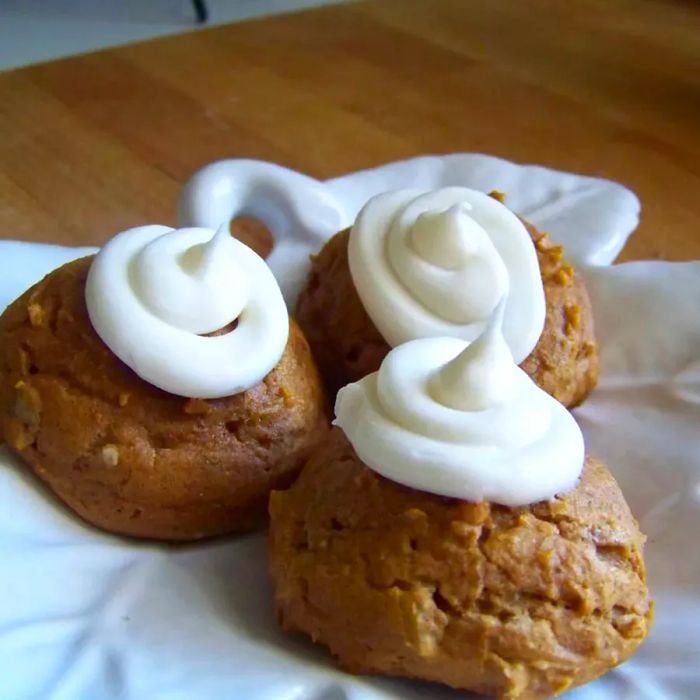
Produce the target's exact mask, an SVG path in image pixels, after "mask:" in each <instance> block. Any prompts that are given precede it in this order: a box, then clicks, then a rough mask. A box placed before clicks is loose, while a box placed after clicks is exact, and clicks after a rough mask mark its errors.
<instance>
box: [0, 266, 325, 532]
mask: <svg viewBox="0 0 700 700" xmlns="http://www.w3.org/2000/svg"><path fill="white" fill-rule="evenodd" d="M90 262H91V259H90V258H83V259H82V260H78V261H76V262H73V263H70V264H69V265H66V266H64V267H62V268H60V269H58V270H56V271H55V272H53V273H51V274H50V275H49V276H48V277H46V278H45V279H44V280H42V281H41V282H39V283H38V284H37V285H35V286H34V287H33V288H32V289H30V290H29V291H28V292H26V293H25V294H24V295H23V296H22V297H20V298H19V299H18V300H16V301H15V302H14V303H13V304H11V305H10V306H9V307H8V309H7V310H6V311H5V313H4V314H3V315H2V317H0V435H2V436H3V437H4V440H5V442H6V443H7V444H8V445H9V447H10V448H11V449H12V450H13V451H14V452H15V453H17V454H18V455H19V456H20V457H21V458H22V460H23V461H24V462H25V463H27V464H28V465H30V466H31V467H32V469H33V470H34V471H35V472H36V474H37V475H38V476H39V477H41V479H43V480H44V481H45V482H46V484H48V486H49V487H50V488H51V489H52V490H53V491H54V492H55V493H56V495H58V497H59V498H61V499H62V500H63V501H64V502H65V503H66V504H67V505H68V506H69V507H70V508H72V509H73V510H74V511H75V512H77V513H78V514H79V515H81V516H82V517H83V518H84V519H85V520H87V521H89V522H91V523H93V524H94V525H97V526H98V527H101V528H104V529H105V530H109V531H111V532H117V533H123V534H127V535H133V536H137V537H148V538H156V539H167V540H191V539H198V538H201V537H208V536H211V535H217V534H222V533H226V532H232V531H237V530H247V529H250V528H253V527H255V526H257V525H259V524H261V523H262V522H264V519H265V513H266V508H267V500H268V495H269V492H270V490H271V489H272V488H280V487H284V486H285V485H287V484H289V483H290V482H291V480H292V479H293V478H294V477H295V476H296V474H297V472H298V470H299V468H300V466H301V465H302V464H303V462H304V460H305V459H306V458H307V457H308V455H309V452H310V450H311V448H312V447H313V446H314V445H315V444H316V443H317V442H318V440H319V438H321V437H322V436H324V435H325V434H326V432H327V425H328V423H327V420H328V419H327V415H326V403H325V398H324V395H323V390H322V387H321V382H320V379H319V376H318V373H317V371H316V368H315V365H314V363H313V360H312V358H311V353H310V351H309V347H308V344H307V343H306V340H305V339H304V336H303V334H302V333H301V331H300V330H299V328H298V327H297V326H296V325H295V324H294V323H292V324H291V328H290V334H289V341H288V344H287V348H286V350H285V353H284V355H283V356H282V359H281V360H280V362H279V364H278V365H277V366H276V367H275V368H274V369H273V370H272V372H270V374H268V376H267V377H265V379H264V380H263V381H262V382H261V383H260V384H258V385H257V386H255V387H253V388H252V389H250V390H249V391H247V392H245V393H243V394H239V395H236V396H232V397H227V398H223V399H215V400H206V401H205V400H203V399H186V398H182V397H178V396H174V395H172V394H169V393H167V392H164V391H161V390H160V389H157V388H156V387H154V386H152V385H150V384H148V383H146V382H144V381H143V380H141V379H140V378H139V377H138V376H137V375H136V374H135V373H134V372H132V370H131V369H129V368H128V367H127V366H126V365H125V364H123V363H122V362H121V361H120V360H119V359H117V358H116V357H115V356H114V355H113V354H112V353H111V352H110V350H109V349H108V348H107V347H106V346H105V345H104V343H102V341H101V340H100V339H99V337H98V336H97V335H96V333H95V332H94V330H93V328H92V326H91V325H90V321H89V318H88V315H87V309H86V307H85V300H84V288H85V280H86V277H87V272H88V269H89V266H90ZM192 361H193V362H194V361H196V360H195V359H194V358H193V360H192Z"/></svg>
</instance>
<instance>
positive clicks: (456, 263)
mask: <svg viewBox="0 0 700 700" xmlns="http://www.w3.org/2000/svg"><path fill="white" fill-rule="evenodd" d="M348 259H349V264H350V272H351V274H352V278H353V282H354V285H355V288H356V289H357V292H358V295H359V296H360V299H361V301H362V303H363V306H364V307H365V309H366V311H367V313H368V314H369V316H370V318H371V319H372V321H373V322H374V324H375V326H376V327H377V328H378V330H379V332H380V333H381V334H382V336H383V337H384V339H385V340H386V341H387V342H388V343H389V345H391V346H397V345H400V344H401V343H405V342H406V341H409V340H414V339H416V338H425V337H432V336H449V337H455V338H462V339H464V340H474V339H475V338H476V337H477V336H478V335H479V334H480V333H481V331H482V330H483V329H484V327H485V324H486V322H487V321H488V318H489V316H490V315H491V313H492V312H493V310H494V309H495V307H496V304H497V303H498V301H499V300H500V299H502V298H505V299H506V308H505V320H504V329H503V333H504V336H505V339H506V341H507V343H508V345H509V347H510V349H511V351H512V353H513V356H514V357H515V360H516V362H522V361H523V360H524V359H525V358H526V357H527V355H528V354H529V353H530V351H531V350H532V349H533V348H534V346H535V344H536V343H537V340H538V339H539V337H540V335H541V333H542V329H543V327H544V320H545V299H544V289H543V285H542V279H541V276H540V270H539V264H538V262H537V255H536V253H535V248H534V246H533V244H532V240H531V239H530V236H529V234H528V232H527V230H526V229H525V226H524V225H523V223H522V222H521V221H520V220H519V219H518V217H517V216H516V215H515V214H513V213H512V212H511V211H510V210H509V209H507V208H506V207H505V206H504V205H503V204H501V203H500V202H498V201H497V200H495V199H493V198H492V197H489V196H487V195H485V194H483V193H481V192H477V191H476V190H471V189H468V188H465V187H446V188H443V189H440V190H435V191H433V192H422V191H419V190H398V191H395V192H388V193H385V194H380V195H378V196H376V197H374V198H373V199H371V200H370V201H369V202H368V203H367V204H366V205H365V207H364V208H363V209H362V211H361V212H360V214H359V215H358V217H357V219H356V221H355V223H354V225H353V227H352V229H351V232H350V239H349V246H348Z"/></svg>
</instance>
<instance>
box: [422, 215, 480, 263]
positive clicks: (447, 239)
mask: <svg viewBox="0 0 700 700" xmlns="http://www.w3.org/2000/svg"><path fill="white" fill-rule="evenodd" d="M469 209H471V205H469V204H468V203H467V202H462V203H461V204H455V205H454V206H452V207H450V208H449V209H445V211H425V212H423V213H422V214H420V215H419V216H418V218H417V219H416V221H415V223H414V224H413V226H411V244H412V247H413V249H414V250H415V251H416V253H418V255H419V256H420V257H421V258H423V260H426V261H427V262H429V263H432V264H433V265H436V266H437V267H441V268H443V269H445V270H457V269H459V268H460V267H462V266H463V265H465V264H466V263H467V261H468V260H469V258H470V257H471V256H473V255H476V254H477V252H478V251H479V248H480V247H482V246H483V245H484V243H485V242H486V241H488V237H487V236H486V232H485V231H484V229H482V228H481V226H479V224H477V223H476V222H475V221H474V219H472V218H471V217H470V216H469V214H468V211H469Z"/></svg>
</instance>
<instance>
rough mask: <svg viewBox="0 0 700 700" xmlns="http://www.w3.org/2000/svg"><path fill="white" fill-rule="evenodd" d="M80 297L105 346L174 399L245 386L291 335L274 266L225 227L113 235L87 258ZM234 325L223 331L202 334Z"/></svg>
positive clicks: (273, 361) (207, 395) (227, 392)
mask: <svg viewBox="0 0 700 700" xmlns="http://www.w3.org/2000/svg"><path fill="white" fill-rule="evenodd" d="M85 300H86V303H87V309H88V314H89V316H90V321H91V323H92V325H93V327H94V329H95V331H96V332H97V334H98V335H99V336H100V338H101V339H102V340H103V342H104V343H105V344H106V345H107V346H108V347H109V349H110V350H111V351H112V352H113V353H114V354H115V355H116V356H117V357H118V358H119V359H121V360H122V361H123V362H124V363H125V364H127V365H128V366H129V367H131V369H133V370H134V372H136V374H138V375H139V377H141V378H142V379H144V380H145V381H147V382H149V383H150V384H153V385H155V386H157V387H159V388H160V389H163V390H165V391H168V392H170V393H172V394H177V395H180V396H187V397H197V398H220V397H223V396H230V395H232V394H237V393H239V392H242V391H245V390H246V389H249V388H250V387H252V386H254V385H255V384H257V383H258V382H260V381H261V380H262V378H263V377H264V376H265V375H266V374H268V372H269V371H270V370H271V369H272V368H273V367H274V366H275V365H276V364H277V363H278V362H279V359H280V357H281V356H282V353H283V352H284V349H285V346H286V344H287V337H288V334H289V317H288V314H287V309H286V306H285V303H284V299H283V298H282V293H281V292H280V289H279V286H278V285H277V282H276V280H275V278H274V276H273V274H272V272H271V271H270V269H269V268H268V266H267V265H266V264H265V261H264V260H263V259H262V258H260V257H259V256H258V255H257V254H256V253H255V252H254V251H253V250H251V249H250V248H248V247H247V246H246V245H244V244H243V243H241V242H240V241H237V240H236V239H235V238H233V237H232V236H231V235H230V233H229V232H228V230H227V229H225V228H223V227H222V229H220V230H219V231H218V232H214V231H213V230H212V229H206V228H183V229H179V230H176V229H173V228H170V227H168V226H140V227H138V228H132V229H129V230H128V231H124V232H122V233H120V234H118V235H117V236H115V237H114V238H112V239H111V240H110V241H109V242H108V243H107V244H106V245H105V246H104V247H103V248H102V249H101V250H100V252H99V253H98V254H97V256H96V257H95V259H94V260H93V262H92V265H91V267H90V271H89V273H88V278H87V284H86V288H85ZM234 321H235V322H236V325H235V328H233V329H232V330H229V331H228V332H224V333H222V334H220V335H216V336H207V335H205V334H208V333H213V332H214V331H219V330H221V329H224V328H226V327H227V326H228V325H230V324H231V323H233V322H234Z"/></svg>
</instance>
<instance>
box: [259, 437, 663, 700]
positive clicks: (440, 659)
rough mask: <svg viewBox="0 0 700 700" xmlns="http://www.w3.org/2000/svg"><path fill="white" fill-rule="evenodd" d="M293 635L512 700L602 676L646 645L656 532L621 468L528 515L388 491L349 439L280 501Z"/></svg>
mask: <svg viewBox="0 0 700 700" xmlns="http://www.w3.org/2000/svg"><path fill="white" fill-rule="evenodd" d="M270 515H271V523H270V570H271V574H272V578H273V581H274V587H275V593H274V598H275V607H276V610H277V615H278V618H279V620H280V623H281V624H282V627H283V628H284V629H285V630H287V631H290V632H291V631H300V632H304V633H306V634H308V635H310V636H311V638H312V639H313V640H315V641H317V642H319V643H321V644H324V645H325V646H327V647H328V648H329V649H330V651H331V652H332V653H333V655H334V656H335V657H336V658H337V660H338V662H339V663H340V664H341V665H342V666H343V668H345V669H347V670H349V671H351V672H353V673H372V674H387V675H393V676H407V677H411V678H420V679H424V680H429V681H437V682H439V683H444V684H447V685H449V686H452V687H454V688H462V689H467V690H472V691H475V692H480V693H485V694H487V695H492V696H496V697H499V698H509V699H510V700H515V699H516V698H517V699H519V700H526V699H529V700H534V699H537V698H548V697H551V696H553V695H556V694H557V693H561V692H563V691H564V690H567V689H568V688H572V687H574V686H577V685H580V684H582V683H586V682H587V681H590V680H592V679H594V678H597V677H598V676H600V675H602V674H603V673H605V672H606V671H608V670H609V669H611V668H612V667H614V666H616V665H617V664H619V663H621V662H622V661H624V660H625V659H627V658H628V657H629V656H631V655H632V654H633V653H634V651H635V650H636V648H637V647H638V646H639V644H640V643H641V642H642V641H643V640H644V638H645V636H646V635H647V632H648V630H649V626H650V623H651V619H652V611H653V604H652V603H651V601H650V598H649V592H648V590H647V586H646V576H645V568H644V561H643V559H642V546H643V542H644V536H643V535H642V534H641V533H640V531H639V529H638V526H637V523H636V522H635V520H634V518H633V517H632V515H631V514H630V511H629V508H628V506H627V504H626V503H625V500H624V498H623V496H622V493H621V492H620V489H619V487H618V485H617V483H616V482H615V480H614V479H613V477H612V476H611V474H610V473H609V472H608V470H607V469H606V468H605V467H604V466H603V465H602V464H601V463H600V462H597V461H596V460H593V459H588V460H587V462H586V465H585V467H584V471H583V474H582V477H581V480H580V482H579V484H578V486H577V488H576V489H575V490H574V491H572V492H570V493H568V494H566V495H564V496H559V497H557V498H554V499H552V500H550V501H547V502H541V503H537V504H534V505H532V506H526V507H520V508H508V507H505V506H498V505H494V504H489V503H467V502H465V501H459V500H456V499H451V498H444V497H441V496H435V495H432V494H428V493H423V492H420V491H416V490H414V489H411V488H407V487H404V486H401V485H399V484H396V483H394V482H392V481H389V480H387V479H385V478H383V477H381V476H379V475H377V474H376V473H375V472H373V471H371V470H370V469H368V468H367V467H366V466H364V465H363V464H362V462H360V460H359V459H358V458H357V456H356V455H355V453H354V451H353V449H352V447H351V446H350V444H349V443H348V441H347V440H346V439H345V436H344V435H343V433H342V432H341V431H340V430H339V429H334V430H333V432H332V433H331V435H330V436H329V439H328V440H327V442H325V443H324V444H323V445H322V446H321V447H320V448H319V449H318V450H317V451H316V452H315V454H314V456H313V457H312V458H311V460H310V461H309V462H308V464H307V465H306V467H305V468H304V470H303V471H302V473H301V476H300V477H299V479H298V480H297V482H296V483H295V484H294V486H293V487H292V488H291V489H290V490H288V491H276V492H273V494H272V496H271V499H270Z"/></svg>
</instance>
